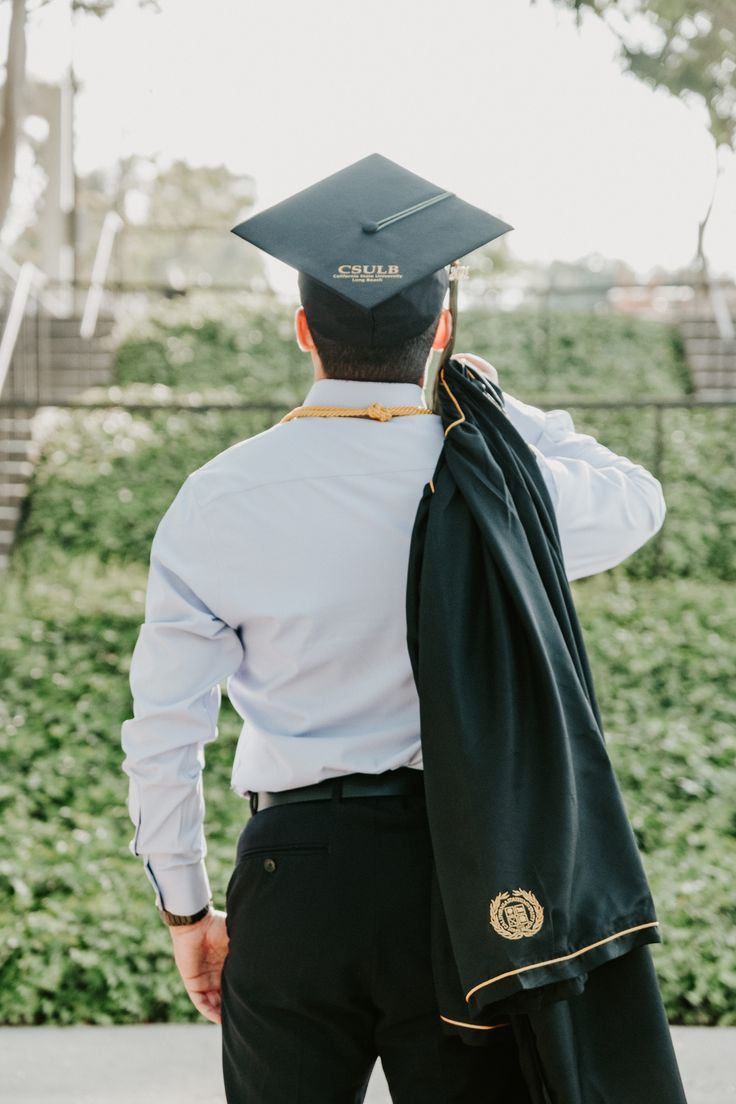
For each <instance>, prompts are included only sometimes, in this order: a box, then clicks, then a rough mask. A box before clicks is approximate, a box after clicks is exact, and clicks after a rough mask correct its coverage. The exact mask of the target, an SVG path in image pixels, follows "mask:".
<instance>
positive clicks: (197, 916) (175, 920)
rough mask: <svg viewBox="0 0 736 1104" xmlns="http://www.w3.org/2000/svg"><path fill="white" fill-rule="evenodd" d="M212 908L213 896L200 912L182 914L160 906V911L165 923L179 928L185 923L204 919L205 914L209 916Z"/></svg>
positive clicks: (194, 922) (193, 922)
mask: <svg viewBox="0 0 736 1104" xmlns="http://www.w3.org/2000/svg"><path fill="white" fill-rule="evenodd" d="M157 907H158V906H157ZM212 908H213V903H212V898H210V900H209V901H208V902H207V904H206V905H205V906H204V908H201V909H200V910H199V912H195V913H193V914H192V915H191V916H180V915H179V914H178V913H175V912H169V910H168V909H165V908H160V907H159V908H158V911H159V913H160V915H161V919H162V920H163V922H164V924H166V925H167V926H168V927H170V928H178V927H183V926H184V924H196V923H197V921H198V920H204V918H205V916H207V914H208V913H209V912H211V911H212Z"/></svg>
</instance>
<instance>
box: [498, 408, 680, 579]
mask: <svg viewBox="0 0 736 1104" xmlns="http://www.w3.org/2000/svg"><path fill="white" fill-rule="evenodd" d="M503 397H504V403H505V407H506V413H507V414H508V416H509V418H510V420H511V422H512V423H513V424H514V426H515V427H516V429H518V431H519V432H520V433H521V435H522V436H523V437H524V439H525V440H526V441H527V443H528V444H529V446H530V447H531V449H532V452H533V453H534V455H535V457H536V460H537V463H538V465H539V467H540V470H541V472H542V475H543V476H544V480H545V483H546V485H547V488H548V490H549V493H550V497H551V499H552V503H553V505H554V509H555V516H556V519H557V526H558V529H559V532H560V543H561V546H562V556H563V561H564V564H565V571H566V574H567V578H568V579H570V580H572V579H580V578H583V577H584V576H586V575H595V574H596V573H598V572H600V571H607V570H608V569H609V568H611V567H615V566H616V564H619V563H621V562H622V561H623V560H625V559H627V557H629V556H630V555H631V554H632V553H633V552H636V550H637V549H638V548H641V546H642V545H643V544H645V543H646V542H647V541H648V540H649V539H650V537H652V536H654V534H655V533H656V532H657V531H658V530H659V529H661V527H662V525H663V523H664V518H665V513H666V506H665V500H664V494H663V492H662V484H661V483H660V481H659V480H658V479H657V478H656V477H655V476H653V475H652V474H651V472H649V471H647V470H646V468H644V467H642V465H641V464H635V463H633V462H632V461H631V460H628V459H627V458H626V457H625V456H619V455H618V454H617V453H615V452H612V451H611V449H608V448H606V447H605V446H604V445H602V444H601V443H600V442H599V441H597V440H596V439H595V437H591V436H590V434H587V433H578V432H576V430H575V426H574V424H573V420H572V418H571V416H570V414H569V413H568V412H567V411H566V410H548V411H543V410H540V409H539V408H538V407H535V406H531V405H530V404H528V403H524V402H522V401H521V400H520V399H517V398H515V397H514V396H513V395H509V394H508V393H507V392H504V396H503Z"/></svg>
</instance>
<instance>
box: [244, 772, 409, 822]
mask: <svg viewBox="0 0 736 1104" xmlns="http://www.w3.org/2000/svg"><path fill="white" fill-rule="evenodd" d="M411 793H424V771H422V770H417V769H415V768H414V767H398V768H397V769H396V770H389V771H383V772H382V773H381V774H343V775H340V776H339V777H338V778H325V779H324V780H323V781H322V782H315V783H313V784H312V785H311V786H296V787H294V789H292V790H278V791H271V790H259V791H258V792H257V793H251V795H250V811H251V813H256V812H258V811H260V810H262V809H267V808H268V807H269V806H270V805H288V804H291V802H293V801H329V800H331V799H332V798H335V799H337V800H338V801H339V800H340V799H342V798H343V797H379V796H382V795H383V796H386V797H392V796H395V795H397V794H411Z"/></svg>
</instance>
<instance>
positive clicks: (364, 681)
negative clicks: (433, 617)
mask: <svg viewBox="0 0 736 1104" xmlns="http://www.w3.org/2000/svg"><path fill="white" fill-rule="evenodd" d="M504 399H505V403H506V412H507V414H508V416H509V418H510V419H511V421H512V422H513V424H514V425H515V427H516V428H517V429H518V430H519V432H520V433H521V434H522V436H523V437H524V438H525V440H526V441H527V442H528V444H529V446H530V448H531V449H532V451H533V453H534V455H535V457H536V459H537V462H538V464H539V466H540V468H541V471H542V473H543V476H544V479H545V481H546V484H547V486H548V488H549V491H550V494H551V497H552V501H553V503H554V507H555V513H556V517H557V522H558V527H559V530H560V538H561V544H562V551H563V559H564V563H565V568H566V573H567V577H568V579H578V578H580V577H582V576H586V575H592V574H594V573H596V572H600V571H605V570H607V569H608V568H611V567H613V566H614V565H615V564H618V563H620V562H621V561H622V560H624V559H626V557H627V556H630V555H631V554H632V552H634V551H635V550H636V549H637V548H639V547H640V546H641V545H643V544H644V543H645V542H646V541H647V540H648V539H649V538H650V537H651V536H652V535H653V534H654V533H655V532H656V531H657V530H658V529H659V528H660V527H661V525H662V522H663V520H664V515H665V503H664V497H663V494H662V487H661V484H660V483H659V481H658V480H657V479H655V478H654V476H653V475H651V474H650V473H649V472H648V471H646V470H645V469H644V468H643V467H641V465H639V464H634V463H632V462H631V461H630V460H627V459H626V458H625V457H623V456H618V455H616V454H615V453H613V452H611V451H610V450H609V449H607V448H605V447H604V446H603V445H601V444H600V443H599V442H598V441H596V440H595V439H594V438H593V437H591V436H589V435H587V434H582V433H577V432H576V431H575V428H574V426H573V422H572V419H571V417H570V415H569V414H568V413H567V412H566V411H564V410H551V411H548V412H547V413H544V412H543V411H541V410H539V409H538V408H536V407H533V406H530V405H529V404H526V403H524V402H521V401H520V400H519V399H516V398H514V397H513V396H512V395H510V394H508V393H506V392H504ZM372 402H378V403H383V404H384V405H385V406H403V405H410V406H423V407H426V401H425V398H424V392H423V390H422V388H421V387H419V386H418V385H416V384H401V383H370V382H365V381H352V380H342V379H321V380H317V381H315V382H314V383H313V385H312V386H311V388H310V389H309V391H308V393H307V395H306V398H305V400H304V405H318V406H319V405H326V406H333V405H334V406H349V407H364V406H367V405H368V404H370V403H372ZM443 440H444V437H443V430H442V425H441V421H440V418H439V416H438V415H415V416H411V415H410V416H405V417H400V418H394V419H392V420H391V421H386V422H379V421H374V420H371V419H367V418H320V417H314V418H298V419H294V420H292V421H289V422H284V423H277V424H276V425H274V426H272V427H271V428H270V429H268V430H266V431H265V432H263V433H259V434H257V435H256V436H255V437H251V438H248V439H247V440H244V441H241V442H240V443H238V444H236V445H233V446H232V447H231V448H229V449H226V450H225V451H224V452H222V453H220V454H219V455H218V456H215V457H214V458H213V459H212V460H210V461H209V462H208V463H206V464H204V465H203V467H201V468H199V469H197V470H196V471H195V472H193V473H192V474H191V475H190V476H189V477H188V478H187V479H186V480H185V482H184V484H183V485H182V487H181V489H180V490H179V492H178V494H177V495H176V497H175V499H174V501H173V502H172V503H171V506H170V507H169V509H168V510H167V512H166V514H165V515H164V517H163V518H162V520H161V522H160V524H159V526H158V529H157V532H156V535H155V538H154V541H153V544H152V547H151V561H150V571H149V578H148V588H147V594H146V607H145V622H144V624H143V625H141V628H140V632H139V635H138V640H137V643H136V646H135V649H134V652H133V656H132V660H131V669H130V685H131V690H132V694H133V703H134V710H133V712H134V716H133V717H132V718H130V719H129V720H126V721H125V723H124V724H123V726H122V732H121V741H122V747H123V750H124V752H125V759H124V761H123V770H124V771H125V772H126V774H127V775H128V776H129V779H130V782H129V799H128V811H129V814H130V817H131V820H132V823H133V824H134V826H135V829H136V830H135V836H134V838H133V839H132V840H131V842H130V850H131V851H132V852H133V854H135V855H138V856H141V857H142V859H143V862H144V867H145V871H146V874H147V876H148V878H149V881H150V882H151V885H152V886H153V887H154V890H155V899H156V903H157V904H158V905H160V906H163V907H165V908H167V909H169V911H171V912H175V913H179V914H184V915H189V914H191V913H194V912H196V911H197V910H198V909H200V908H201V907H202V906H203V905H204V904H205V903H206V901H207V900H208V898H209V897H210V884H209V880H208V876H207V872H206V868H205V863H204V859H205V856H206V854H207V848H206V842H205V837H204V830H203V820H204V808H205V806H204V795H203V788H202V768H203V767H204V763H205V757H204V748H205V745H206V744H208V743H209V742H210V741H212V740H214V739H215V738H216V736H217V717H218V711H219V707H220V700H221V697H220V695H221V689H220V685H221V683H222V682H224V681H226V683H227V689H228V694H229V697H230V700H231V702H232V704H233V706H234V707H235V709H236V710H237V712H238V714H239V715H240V716H241V717H242V719H243V726H242V731H241V733H240V737H239V740H238V744H237V748H236V752H235V761H234V764H233V768H232V776H231V783H230V785H231V789H232V790H233V791H234V792H235V794H237V795H240V796H242V797H245V796H247V795H248V794H249V793H250V792H251V791H257V790H283V789H290V788H292V787H295V786H303V785H308V784H309V783H312V782H317V781H319V780H320V779H323V778H332V777H335V776H337V775H340V774H344V773H348V772H351V771H360V772H363V773H367V774H371V773H379V772H381V771H385V770H389V769H393V768H396V767H399V766H403V765H405V766H409V767H414V768H417V769H420V768H421V766H422V757H421V742H420V731H419V701H418V697H417V693H416V688H415V685H414V680H413V675H412V671H411V666H410V662H409V654H408V649H407V645H406V614H405V593H406V577H407V568H408V555H409V543H410V538H411V531H412V526H413V522H414V517H415V514H416V511H417V507H418V504H419V499H420V497H421V494H422V490H423V488H424V486H425V484H426V483H427V482H428V480H429V479H430V478H431V476H432V473H433V471H434V468H435V465H436V462H437V458H438V456H439V453H440V450H441V448H442V443H443ZM244 819H245V814H244Z"/></svg>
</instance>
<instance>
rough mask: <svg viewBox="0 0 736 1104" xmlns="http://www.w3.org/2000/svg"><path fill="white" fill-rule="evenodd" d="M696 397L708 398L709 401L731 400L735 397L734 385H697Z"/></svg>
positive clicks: (735, 389) (735, 388) (735, 386)
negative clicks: (729, 386)
mask: <svg viewBox="0 0 736 1104" xmlns="http://www.w3.org/2000/svg"><path fill="white" fill-rule="evenodd" d="M695 398H696V399H708V400H709V401H710V402H733V400H734V399H736V385H734V386H733V387H731V388H728V387H697V388H696V389H695Z"/></svg>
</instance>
